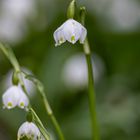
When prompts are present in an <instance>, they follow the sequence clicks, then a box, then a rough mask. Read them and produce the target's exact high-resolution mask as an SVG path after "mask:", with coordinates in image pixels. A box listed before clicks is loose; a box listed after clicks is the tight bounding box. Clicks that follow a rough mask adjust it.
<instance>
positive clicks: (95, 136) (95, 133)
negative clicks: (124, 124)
mask: <svg viewBox="0 0 140 140" xmlns="http://www.w3.org/2000/svg"><path fill="white" fill-rule="evenodd" d="M80 10H81V23H82V24H83V25H84V23H85V7H81V9H80ZM83 49H84V53H85V57H86V63H87V69H88V99H89V109H90V115H91V126H92V140H99V139H100V137H99V128H98V123H97V113H96V96H95V89H94V78H93V66H92V61H91V52H90V45H89V42H88V39H87V38H86V39H85V42H84V44H83Z"/></svg>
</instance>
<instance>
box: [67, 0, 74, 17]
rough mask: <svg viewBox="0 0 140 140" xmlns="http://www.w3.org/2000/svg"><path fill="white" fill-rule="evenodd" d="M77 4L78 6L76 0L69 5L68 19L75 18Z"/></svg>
mask: <svg viewBox="0 0 140 140" xmlns="http://www.w3.org/2000/svg"><path fill="white" fill-rule="evenodd" d="M75 4H76V1H75V0H72V1H71V3H70V4H69V7H68V10H67V17H68V18H74V14H75Z"/></svg>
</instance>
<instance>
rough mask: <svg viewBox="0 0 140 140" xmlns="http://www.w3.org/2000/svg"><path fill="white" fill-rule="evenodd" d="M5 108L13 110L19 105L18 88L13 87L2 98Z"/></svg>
mask: <svg viewBox="0 0 140 140" xmlns="http://www.w3.org/2000/svg"><path fill="white" fill-rule="evenodd" d="M2 100H3V104H4V107H5V108H8V109H12V108H14V107H15V106H16V105H17V104H18V100H19V90H18V87H17V86H11V87H10V88H9V89H8V90H7V91H6V92H5V93H4V94H3V96H2Z"/></svg>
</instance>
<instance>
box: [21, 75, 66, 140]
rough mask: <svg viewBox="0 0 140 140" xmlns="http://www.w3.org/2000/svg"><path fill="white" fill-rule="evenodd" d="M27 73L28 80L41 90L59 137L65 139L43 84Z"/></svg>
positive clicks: (61, 139)
mask: <svg viewBox="0 0 140 140" xmlns="http://www.w3.org/2000/svg"><path fill="white" fill-rule="evenodd" d="M24 74H25V73H24ZM25 75H26V77H25V78H27V79H28V80H31V81H32V82H33V83H34V84H35V85H36V87H37V89H38V91H39V92H40V95H41V97H42V100H43V102H44V105H45V109H46V112H47V114H48V116H49V117H50V119H51V121H52V123H53V125H54V127H55V129H56V132H57V134H58V136H59V139H60V140H65V139H64V135H63V133H62V130H61V128H60V126H59V123H58V122H57V120H56V118H55V116H54V114H53V111H52V109H51V107H50V105H49V102H48V100H47V97H46V93H45V90H44V87H43V84H42V83H41V82H40V81H39V80H38V79H36V78H35V77H33V76H31V75H27V74H25Z"/></svg>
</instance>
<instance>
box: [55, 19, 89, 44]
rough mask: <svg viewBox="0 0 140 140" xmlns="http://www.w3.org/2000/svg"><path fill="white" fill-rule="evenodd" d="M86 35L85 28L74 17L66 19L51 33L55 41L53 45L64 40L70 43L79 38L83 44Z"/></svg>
mask: <svg viewBox="0 0 140 140" xmlns="http://www.w3.org/2000/svg"><path fill="white" fill-rule="evenodd" d="M86 35H87V30H86V28H85V27H84V26H83V25H82V24H80V23H79V22H77V21H75V20H74V19H68V20H67V21H66V22H65V23H63V24H62V25H61V26H60V27H59V28H58V29H57V30H56V31H55V32H54V34H53V36H54V39H55V42H56V44H55V46H58V45H61V44H62V43H64V42H65V41H66V40H67V41H68V42H70V43H72V44H74V43H76V42H77V41H78V40H79V41H80V43H81V44H83V43H84V41H85V38H86Z"/></svg>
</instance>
